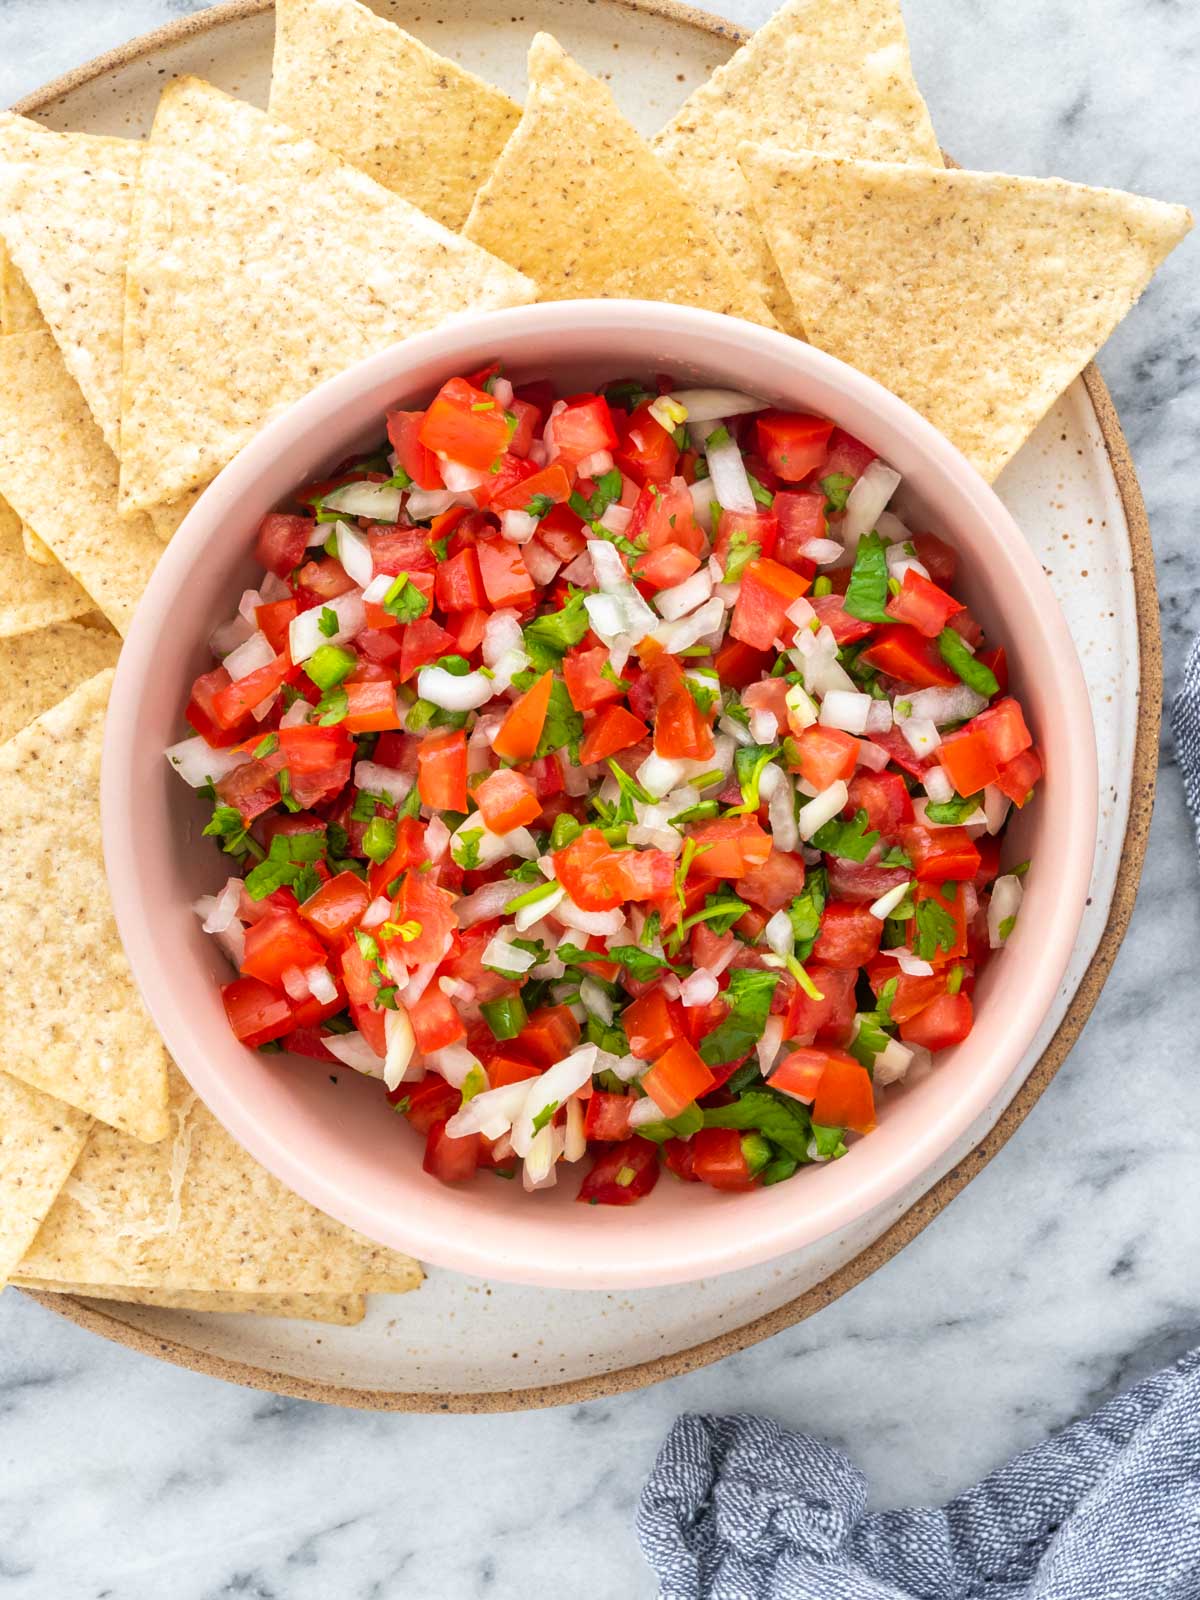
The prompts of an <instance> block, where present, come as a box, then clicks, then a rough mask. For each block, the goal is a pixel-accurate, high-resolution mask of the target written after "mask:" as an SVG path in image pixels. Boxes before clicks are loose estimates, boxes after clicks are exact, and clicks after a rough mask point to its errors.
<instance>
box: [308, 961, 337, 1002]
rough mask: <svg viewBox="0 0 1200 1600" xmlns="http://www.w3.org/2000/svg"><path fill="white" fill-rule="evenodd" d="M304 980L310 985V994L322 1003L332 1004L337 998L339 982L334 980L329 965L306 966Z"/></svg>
mask: <svg viewBox="0 0 1200 1600" xmlns="http://www.w3.org/2000/svg"><path fill="white" fill-rule="evenodd" d="M304 981H305V983H306V984H307V985H308V992H309V994H311V995H312V997H313V999H314V1000H316V1001H319V1002H320V1004H321V1005H323V1006H327V1005H331V1004H332V1003H333V1001H335V1000H336V999H337V997H338V992H337V984H336V983H335V982H334V981H333V974H332V973H331V972H330V970H329V968H328V967H323V966H315V967H305V969H304Z"/></svg>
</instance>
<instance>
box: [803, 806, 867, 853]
mask: <svg viewBox="0 0 1200 1600" xmlns="http://www.w3.org/2000/svg"><path fill="white" fill-rule="evenodd" d="M868 821H869V818H868V817H867V813H866V812H865V811H863V810H858V811H856V812H855V813H854V815H853V817H851V818H850V820H849V821H848V822H847V821H846V820H845V818H844V817H831V818H830V819H829V821H828V822H826V823H825V824H824V825H823V826H822V827H820V828H818V829H817V831H816V833H814V834H813V836H812V838H811V839H810V840H809V843H810V844H811V845H812V847H813V849H814V850H824V851H825V853H826V854H827V855H831V856H841V857H842V858H843V859H844V860H846V861H865V860H866V859H867V857H868V856H869V855H870V853H871V851H872V850H873V849H874V848H875V846H876V845H877V844H878V843H879V835H878V833H876V832H875V830H874V829H873V828H871V829H868V827H867V823H868Z"/></svg>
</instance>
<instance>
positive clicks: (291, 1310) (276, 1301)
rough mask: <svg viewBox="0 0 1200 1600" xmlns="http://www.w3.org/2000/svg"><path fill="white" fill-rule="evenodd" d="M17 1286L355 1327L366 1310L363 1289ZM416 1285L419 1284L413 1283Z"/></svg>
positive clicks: (19, 1281) (35, 1281)
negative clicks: (340, 1291)
mask: <svg viewBox="0 0 1200 1600" xmlns="http://www.w3.org/2000/svg"><path fill="white" fill-rule="evenodd" d="M10 1282H11V1283H12V1284H13V1285H14V1286H15V1287H16V1288H18V1289H36V1290H37V1291H39V1292H40V1293H41V1294H78V1295H82V1296H83V1297H84V1298H85V1299H88V1300H120V1301H123V1302H124V1304H125V1305H130V1306H158V1307H160V1308H161V1309H162V1310H164V1311H222V1312H226V1313H229V1312H240V1313H242V1314H246V1313H249V1314H250V1315H252V1316H256V1317H300V1318H302V1319H303V1320H305V1321H306V1322H328V1323H334V1324H336V1325H337V1326H339V1327H343V1328H352V1327H354V1325H355V1324H356V1323H359V1322H361V1321H362V1319H363V1317H364V1316H366V1313H367V1297H366V1295H362V1294H237V1293H236V1292H230V1291H229V1290H224V1289H131V1288H129V1287H128V1285H125V1284H119V1283H118V1284H111V1283H59V1282H55V1281H54V1280H52V1279H48V1278H47V1279H42V1278H12V1279H10ZM412 1287H413V1288H414V1289H415V1288H417V1287H419V1285H418V1284H416V1283H414V1284H413V1286H412Z"/></svg>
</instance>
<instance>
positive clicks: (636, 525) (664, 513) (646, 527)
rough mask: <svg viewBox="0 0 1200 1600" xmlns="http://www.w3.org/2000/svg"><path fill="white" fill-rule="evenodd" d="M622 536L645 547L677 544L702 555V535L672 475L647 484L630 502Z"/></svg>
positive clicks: (683, 489) (684, 490)
mask: <svg viewBox="0 0 1200 1600" xmlns="http://www.w3.org/2000/svg"><path fill="white" fill-rule="evenodd" d="M625 537H626V538H627V539H629V540H631V541H632V542H633V543H635V544H637V545H638V546H639V547H641V548H642V549H645V550H661V549H665V548H667V547H668V546H671V545H681V546H682V547H683V549H685V550H690V551H691V553H692V554H693V555H694V556H697V557H699V556H700V555H702V554H703V551H704V544H705V540H704V534H703V532H702V531H701V529H700V528H699V527H698V526H697V523H696V515H695V509H694V507H693V505H692V497H691V494H690V492H689V491H688V487H687V484H685V483H684V481H683V479H682V478H672V479H671V480H670V482H669V483H667V484H666V485H662V484H657V483H651V484H647V486H646V487H645V488H644V489H643V490H642V492H641V493H640V494H639V495H638V497H637V500H636V501H635V502H634V506H633V515H632V516H631V517H630V519H629V526H628V527H627V528H626V529H625Z"/></svg>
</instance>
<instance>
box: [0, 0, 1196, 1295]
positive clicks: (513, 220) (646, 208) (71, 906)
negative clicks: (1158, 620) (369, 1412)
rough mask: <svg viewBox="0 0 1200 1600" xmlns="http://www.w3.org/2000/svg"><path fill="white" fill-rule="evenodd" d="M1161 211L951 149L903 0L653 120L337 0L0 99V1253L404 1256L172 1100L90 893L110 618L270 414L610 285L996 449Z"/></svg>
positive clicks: (165, 1275) (767, 58) (588, 84)
mask: <svg viewBox="0 0 1200 1600" xmlns="http://www.w3.org/2000/svg"><path fill="white" fill-rule="evenodd" d="M1190 224H1191V219H1190V217H1189V216H1188V213H1187V212H1186V211H1185V210H1184V209H1183V208H1182V207H1179V206H1170V205H1164V204H1161V203H1159V202H1156V201H1151V200H1144V199H1140V198H1138V197H1137V196H1133V195H1127V194H1120V193H1117V192H1115V191H1112V190H1107V189H1092V188H1085V187H1083V186H1081V185H1078V184H1071V183H1066V182H1062V181H1059V180H1056V179H1041V178H1014V177H1005V176H1001V175H998V174H994V173H978V172H965V171H960V170H958V169H947V167H946V166H945V165H944V163H943V160H942V155H941V152H940V150H939V147H938V141H937V138H936V135H935V133H934V130H933V125H932V123H931V121H930V117H929V113H928V110H927V108H926V106H925V103H924V101H923V100H922V98H921V94H920V92H919V90H918V88H917V86H916V82H915V80H914V77H913V73H912V67H911V63H910V60H909V53H908V44H907V39H906V36H905V31H904V23H903V20H902V18H901V15H900V11H899V8H898V4H897V3H896V0H786V3H785V5H784V6H783V8H782V9H781V10H780V11H779V12H778V13H777V14H776V16H775V17H774V18H772V20H771V21H770V22H768V23H767V24H766V25H765V26H764V27H763V28H762V29H761V30H760V31H759V32H758V33H757V34H756V35H755V36H754V38H753V39H752V40H751V41H750V42H749V43H748V44H746V45H745V46H743V47H742V48H741V49H740V50H738V51H737V52H736V53H735V54H734V55H733V56H732V58H731V59H730V60H729V61H728V62H727V63H726V64H725V65H724V66H722V67H721V68H719V69H718V70H717V71H716V72H715V73H714V74H713V76H712V78H711V79H710V80H709V81H708V82H707V83H705V84H704V85H702V86H701V87H700V88H699V89H697V90H696V91H695V92H694V93H693V94H692V95H691V96H690V97H689V98H688V99H687V101H686V102H685V103H684V105H683V106H682V107H681V108H680V110H679V111H678V112H677V113H676V115H675V116H674V118H673V119H672V120H671V122H670V123H669V124H668V125H667V126H666V127H665V128H663V129H662V130H661V132H659V133H658V134H657V136H656V137H655V138H654V139H652V140H651V141H650V142H649V143H648V142H647V141H646V140H644V139H643V138H642V137H641V135H640V134H639V133H638V132H637V131H636V129H635V128H634V127H633V126H632V125H631V124H630V123H629V122H628V121H627V120H626V119H625V118H624V117H623V116H622V115H621V113H620V112H619V111H618V109H617V107H616V105H615V103H614V100H613V98H612V95H611V94H610V92H609V90H608V89H607V88H606V87H605V86H604V85H603V84H602V83H601V82H600V81H599V80H598V79H596V78H594V77H592V76H590V75H589V74H588V73H587V72H585V71H584V70H583V68H582V67H580V66H579V65H578V64H577V63H576V62H575V61H573V60H572V59H571V58H570V56H568V55H567V54H566V52H565V51H564V50H563V49H562V48H561V47H560V46H559V45H558V44H557V43H556V42H555V41H554V40H553V39H551V38H550V37H549V36H548V35H545V34H539V35H538V36H537V37H536V38H535V39H534V40H533V42H532V47H531V49H530V54H529V92H528V97H527V100H526V103H525V105H524V107H521V106H518V105H516V104H514V103H513V101H511V100H510V99H509V98H508V97H507V96H506V95H504V94H502V93H501V92H500V91H499V90H498V89H495V88H493V87H492V86H491V85H489V84H487V83H484V82H483V81H482V80H481V79H479V78H477V77H476V76H474V75H473V74H471V73H469V72H467V71H465V70H464V69H463V68H461V67H460V66H458V65H457V64H456V63H454V62H452V61H448V60H446V59H445V58H444V57H442V56H439V55H437V54H436V53H435V52H434V51H432V50H431V49H429V48H428V47H427V46H426V45H425V44H423V43H421V42H420V41H419V40H417V39H415V38H412V37H411V36H410V35H408V34H407V33H405V32H403V31H402V30H401V29H400V28H398V27H396V26H395V25H394V24H392V23H390V22H387V21H384V20H383V19H382V18H380V17H378V16H376V15H375V14H374V13H373V12H371V11H370V10H369V9H367V7H365V6H363V5H360V4H359V3H358V0H277V4H276V47H275V62H274V73H273V79H272V85H271V95H270V105H269V110H268V111H267V112H264V111H262V110H260V109H258V108H256V107H254V106H251V105H248V104H245V103H244V102H242V101H239V100H237V99H234V98H231V97H230V96H228V95H226V94H224V93H222V92H221V91H219V90H217V89H215V88H213V87H212V86H211V85H209V84H207V83H204V82H201V81H200V80H198V79H194V78H186V79H180V80H175V81H172V82H170V83H168V84H167V86H166V88H165V90H164V93H163V95H162V99H161V102H160V104H159V108H158V112H157V115H156V117H155V119H154V125H153V128H152V129H151V132H150V134H149V137H148V138H146V139H145V140H132V139H119V138H105V137H99V136H96V135H91V134H83V133H70V132H65V133H64V132H52V131H50V130H49V129H47V128H45V127H43V126H41V125H40V124H38V123H36V122H31V121H27V120H25V119H24V118H21V117H19V116H15V115H12V114H6V113H5V114H0V664H2V666H3V672H2V674H0V813H2V814H3V816H4V818H5V826H4V830H3V833H2V834H0V872H2V873H3V883H4V893H3V897H2V898H0V939H2V941H3V947H4V949H5V950H6V951H7V952H8V953H9V954H8V959H9V970H8V971H7V973H5V975H4V982H3V984H0V1028H2V1029H3V1036H4V1039H5V1054H4V1070H3V1071H2V1072H0V1284H2V1283H3V1282H5V1281H10V1280H11V1281H13V1282H16V1283H19V1284H22V1285H27V1286H30V1287H35V1288H40V1289H43V1290H47V1291H56V1292H73V1293H77V1294H84V1295H88V1296H91V1297H93V1298H95V1299H98V1300H106V1299H108V1300H111V1299H117V1300H126V1301H130V1302H134V1303H138V1304H145V1305H157V1306H165V1307H177V1308H184V1309H191V1310H194V1309H200V1310H210V1311H258V1312H261V1313H267V1314H274V1315H280V1316H299V1317H309V1318H314V1319H319V1320H324V1321H329V1322H353V1321H356V1320H358V1319H359V1318H361V1316H362V1315H363V1311H364V1296H365V1295H366V1294H368V1293H371V1292H378V1293H389V1292H390V1293H395V1292H399V1291H401V1290H405V1289H410V1288H413V1287H415V1286H416V1285H417V1284H418V1283H419V1282H420V1278H421V1273H420V1268H419V1267H418V1266H417V1264H416V1263H415V1262H413V1261H410V1260H408V1259H407V1258H405V1257H402V1256H398V1255H396V1254H394V1253H393V1252H391V1251H388V1250H385V1249H383V1248H381V1247H379V1246H377V1245H374V1244H372V1243H371V1242H370V1241H369V1240H366V1239H363V1238H361V1237H359V1236H358V1235H356V1234H354V1233H353V1232H351V1231H350V1230H349V1229H347V1228H345V1227H343V1226H342V1225H341V1224H339V1223H336V1222H334V1221H332V1220H331V1219H330V1218H328V1217H326V1216H324V1215H322V1214H321V1213H320V1212H318V1211H316V1210H315V1209H314V1208H313V1207H311V1206H310V1205H308V1204H307V1203H306V1202H304V1201H302V1200H300V1199H299V1198H298V1197H296V1196H295V1195H293V1194H291V1193H290V1192H289V1191H288V1190H287V1189H286V1188H285V1187H284V1186H283V1185H282V1184H280V1183H279V1182H278V1181H277V1180H276V1179H274V1178H272V1177H271V1176H270V1175H269V1174H268V1173H266V1172H265V1171H264V1170H263V1169H262V1168H261V1167H259V1166H258V1165H257V1164H256V1163H255V1162H254V1161H253V1160H252V1159H251V1158H250V1157H249V1156H248V1155H247V1154H246V1153H245V1152H244V1151H243V1150H241V1149H240V1148H239V1147H238V1146H237V1145H236V1144H235V1143H234V1141H233V1140H232V1139H230V1137H229V1136H228V1135H227V1134H226V1133H225V1131H224V1130H223V1129H222V1128H221V1127H220V1125H219V1124H218V1123H217V1122H216V1121H215V1120H214V1118H213V1117H212V1116H211V1114H210V1113H209V1112H208V1111H207V1109H206V1108H205V1107H204V1105H202V1104H201V1103H200V1102H199V1101H198V1100H197V1099H196V1097H195V1095H194V1094H193V1093H192V1092H191V1090H190V1089H189V1088H188V1086H187V1084H186V1083H185V1082H184V1080H183V1078H182V1077H181V1075H180V1074H179V1072H178V1071H177V1069H176V1068H175V1067H174V1065H173V1064H172V1063H171V1062H170V1060H169V1059H168V1057H167V1054H166V1051H165V1049H164V1047H163V1044H162V1041H161V1040H160V1039H159V1037H158V1035H157V1033H156V1032H155V1029H154V1027H153V1025H152V1023H151V1022H150V1020H149V1017H148V1015H147V1013H146V1012H145V1010H144V1008H143V1006H142V1003H141V1000H140V997H139V995H138V993H137V990H136V987H135V985H134V983H133V979H132V976H131V973H130V971H129V968H128V965H127V962H126V959H125V956H124V953H123V951H122V948H121V945H120V941H119V939H118V937H117V933H116V929H115V925H114V922H113V917H112V912H111V907H110V902H109V898H108V891H107V886H106V881H105V875H104V864H103V859H102V855H101V850H100V832H99V770H100V752H101V742H102V734H103V726H104V714H105V707H106V704H107V700H108V694H109V689H110V685H111V681H112V676H113V669H114V665H115V662H116V660H117V656H118V653H119V650H120V645H121V636H122V635H123V634H124V633H126V632H127V630H128V627H129V624H130V621H131V619H132V617H133V613H134V611H135V609H136V607H137V604H138V601H139V599H140V597H141V595H142V592H143V590H144V588H145V585H146V583H147V581H148V579H149V577H150V574H151V572H152V571H153V569H154V565H155V561H156V558H157V556H158V555H159V553H160V552H161V549H162V545H163V542H164V541H165V540H168V539H169V538H170V537H171V536H172V534H173V533H174V532H175V531H176V530H177V529H178V527H179V526H180V524H181V523H182V522H183V520H184V518H185V517H186V516H187V513H188V511H189V510H190V508H191V506H192V505H193V504H194V503H195V501H196V499H197V497H198V496H199V494H200V493H202V492H203V490H204V488H205V487H206V486H207V485H208V484H209V483H210V482H211V481H212V480H213V478H214V477H215V476H216V475H217V474H218V473H219V472H220V471H221V469H222V468H223V467H224V466H225V465H226V464H227V463H228V462H229V461H230V460H231V459H232V458H233V456H234V455H235V454H236V453H237V452H238V450H239V449H241V447H242V446H243V445H244V444H245V443H246V442H247V441H248V440H249V439H250V438H252V437H253V436H254V434H255V433H256V432H257V431H258V430H259V429H260V428H262V426H263V425H264V424H265V423H266V422H267V421H269V420H270V419H271V418H272V417H274V416H276V415H277V414H278V413H279V412H281V411H282V410H283V409H285V408H286V407H287V406H289V405H290V404H291V403H292V402H293V401H295V400H297V399H298V398H299V397H300V396H301V395H303V394H305V393H306V392H307V391H309V390H310V389H311V388H312V387H313V386H314V385H315V384H317V383H319V382H321V381H322V380H323V379H324V378H326V377H329V376H331V375H332V374H334V373H337V372H339V371H342V370H344V369H345V368H346V367H347V366H349V365H351V364H352V363H354V362H356V361H358V360H360V359H361V358H362V357H364V356H366V355H369V354H371V353H373V352H375V351H378V350H381V349H383V348H385V347H387V346H390V345H393V344H395V343H396V342H397V341H399V340H403V339H404V338H406V337H407V336H408V335H410V334H413V333H418V332H421V331H423V330H427V329H430V328H433V327H435V326H437V325H438V324H439V323H440V322H442V321H443V320H444V319H446V318H447V317H450V316H453V315H455V314H457V313H460V312H464V311H475V310H486V309H491V308H498V307H502V306H512V305H520V304H525V303H528V302H530V301H533V300H536V299H544V300H552V299H559V300H561V299H575V298H582V297H587V296H596V295H600V296H619V297H638V298H644V299H653V300H662V301H672V302H675V303H678V304H683V305H695V306H702V307H706V308H708V309H710V310H716V311H721V312H725V313H727V314H729V315H731V316H737V317H741V318H744V319H746V320H748V321H751V322H755V323H759V324H761V325H764V326H766V327H777V328H779V329H781V330H783V332H784V333H785V334H789V335H791V336H793V337H796V338H805V339H807V340H809V341H811V342H812V343H813V344H815V345H818V346H820V347H821V348H822V349H824V350H827V351H829V352H831V353H832V354H834V355H836V356H839V357H841V358H842V359H843V360H845V361H848V362H850V363H851V364H853V365H855V366H857V367H859V368H860V369H861V370H862V371H864V372H867V373H869V374H870V375H871V376H873V377H875V378H877V379H879V380H880V381H881V382H882V383H883V384H885V385H886V386H887V387H888V388H890V389H892V390H893V391H894V392H896V393H897V394H899V395H901V396H902V397H903V398H905V399H906V400H908V401H909V402H910V403H911V404H912V405H914V406H915V407H916V408H917V409H918V410H920V411H922V412H923V413H924V414H925V415H926V416H927V417H928V418H929V419H930V420H931V421H932V422H934V423H935V424H936V425H937V426H938V427H939V428H940V429H941V430H942V431H943V432H944V433H946V434H947V435H948V436H949V437H950V438H951V439H952V440H953V441H954V442H955V443H956V444H957V445H958V446H959V447H960V449H962V450H963V451H964V453H965V454H966V455H967V456H968V458H969V459H970V460H971V461H972V462H974V464H975V465H976V466H977V467H978V469H979V471H980V472H981V473H982V474H983V475H984V476H985V477H987V478H989V479H991V478H994V477H995V476H996V474H997V473H998V472H999V471H1000V469H1001V468H1002V467H1003V466H1004V464H1005V462H1006V461H1008V460H1009V459H1010V458H1011V457H1012V455H1013V454H1014V453H1015V452H1016V451H1017V450H1018V449H1019V448H1020V446H1021V444H1022V442H1023V441H1024V440H1025V439H1026V438H1028V436H1029V434H1030V432H1031V431H1032V430H1033V428H1034V427H1035V426H1036V424H1037V423H1038V421H1039V419H1040V418H1041V417H1042V416H1043V415H1044V414H1045V412H1046V411H1047V409H1048V408H1049V407H1050V405H1051V404H1052V403H1053V401H1054V400H1055V398H1056V397H1057V396H1058V395H1059V394H1060V393H1061V392H1062V390H1063V389H1064V387H1065V386H1066V385H1067V384H1068V383H1069V382H1070V381H1071V380H1072V379H1073V378H1074V377H1075V376H1076V375H1077V374H1078V373H1079V372H1080V370H1081V369H1082V368H1083V367H1084V366H1085V364H1086V363H1087V362H1088V361H1089V360H1090V359H1091V357H1092V356H1093V354H1094V353H1095V351H1096V350H1097V349H1098V348H1099V346H1100V345H1101V344H1102V343H1103V341H1104V340H1105V339H1106V338H1107V336H1108V334H1109V333H1110V332H1111V331H1112V329H1113V327H1114V326H1115V325H1116V323H1117V322H1118V321H1119V320H1120V318H1121V317H1122V316H1123V315H1124V314H1125V313H1126V312H1127V311H1128V310H1129V308H1130V307H1131V306H1132V305H1133V303H1134V301H1135V300H1136V299H1137V297H1138V296H1139V294H1140V293H1141V292H1142V290H1143V289H1144V288H1145V287H1146V284H1147V282H1148V281H1149V278H1150V276H1151V274H1152V273H1153V271H1154V270H1155V268H1156V267H1157V266H1158V264H1159V263H1160V262H1161V261H1162V260H1163V258H1164V257H1165V256H1166V255H1167V253H1168V252H1169V251H1170V250H1171V249H1172V248H1173V246H1174V245H1175V244H1177V243H1178V242H1179V240H1180V239H1181V238H1182V237H1183V235H1184V233H1186V231H1187V229H1188V228H1189V227H1190ZM184 687H185V686H183V685H181V686H180V702H181V706H182V702H183V698H184Z"/></svg>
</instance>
